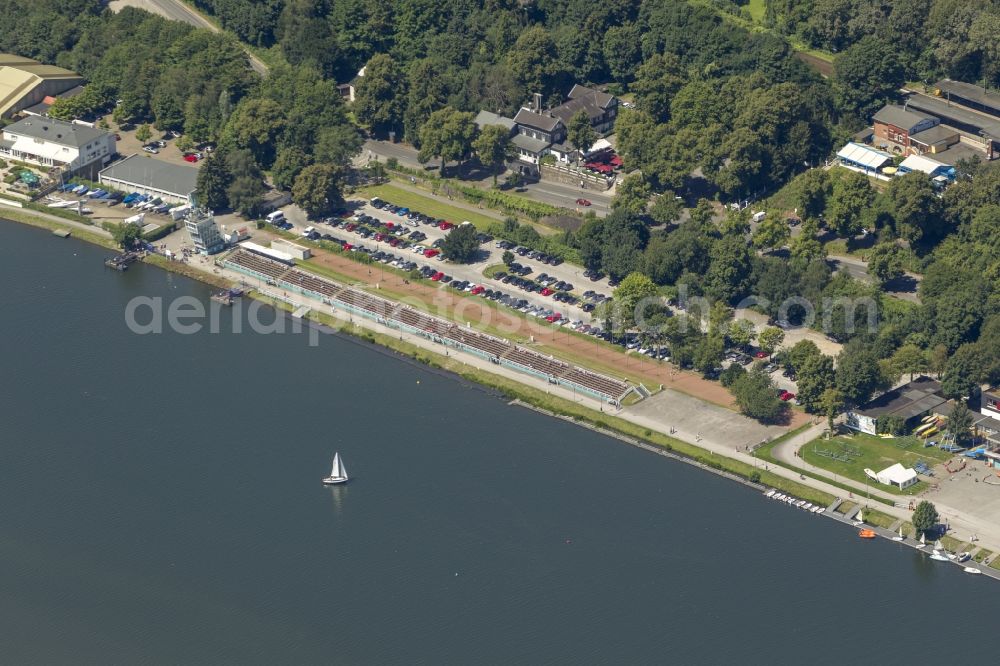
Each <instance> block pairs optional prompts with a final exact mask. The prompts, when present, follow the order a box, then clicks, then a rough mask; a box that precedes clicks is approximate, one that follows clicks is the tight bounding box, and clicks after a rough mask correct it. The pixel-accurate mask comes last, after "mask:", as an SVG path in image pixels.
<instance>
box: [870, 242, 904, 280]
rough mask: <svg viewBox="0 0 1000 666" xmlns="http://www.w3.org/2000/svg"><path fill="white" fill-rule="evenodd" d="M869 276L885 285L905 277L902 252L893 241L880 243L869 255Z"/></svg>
mask: <svg viewBox="0 0 1000 666" xmlns="http://www.w3.org/2000/svg"><path fill="white" fill-rule="evenodd" d="M867 259H868V274H869V275H871V276H872V277H874V278H875V279H876V280H878V282H879V285H880V286H882V285H885V283H886V282H891V281H892V280H895V279H897V278H898V277H900V276H902V275H903V256H902V250H901V249H900V247H899V246H898V245H896V244H895V243H894V242H892V241H887V242H884V243H879V244H878V245H876V246H875V247H873V248H872V249H871V251H870V252H869V253H868V257H867Z"/></svg>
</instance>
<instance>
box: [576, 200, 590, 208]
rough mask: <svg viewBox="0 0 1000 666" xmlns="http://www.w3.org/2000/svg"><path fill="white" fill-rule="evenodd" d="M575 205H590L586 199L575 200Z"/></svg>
mask: <svg viewBox="0 0 1000 666" xmlns="http://www.w3.org/2000/svg"><path fill="white" fill-rule="evenodd" d="M576 205H577V206H589V205H590V201H588V200H587V199H577V200H576Z"/></svg>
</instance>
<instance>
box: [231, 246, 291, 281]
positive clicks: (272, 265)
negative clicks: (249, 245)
mask: <svg viewBox="0 0 1000 666" xmlns="http://www.w3.org/2000/svg"><path fill="white" fill-rule="evenodd" d="M223 263H230V264H233V265H234V268H236V269H237V270H241V269H242V272H246V271H251V272H253V273H258V274H260V275H264V276H267V277H268V278H271V279H276V278H277V277H278V276H279V275H281V274H282V273H284V272H285V271H287V270H288V265H287V264H283V263H281V262H280V261H275V260H274V259H269V258H267V257H264V256H261V255H259V254H255V253H253V252H248V251H247V250H242V249H241V250H236V251H235V252H233V253H232V254H231V255H229V256H228V257H226V259H225V261H224V262H223Z"/></svg>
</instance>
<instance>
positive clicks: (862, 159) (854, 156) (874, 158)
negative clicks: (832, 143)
mask: <svg viewBox="0 0 1000 666" xmlns="http://www.w3.org/2000/svg"><path fill="white" fill-rule="evenodd" d="M837 157H839V158H840V159H842V160H845V161H847V162H852V163H854V164H860V165H862V166H864V167H867V168H869V169H877V168H879V167H880V166H882V165H883V164H885V163H886V162H891V161H892V155H890V154H889V153H886V152H883V151H881V150H875V149H874V148H869V147H868V146H862V145H861V144H860V143H853V142H852V143H848V144H847V145H846V146H844V147H843V148H841V149H840V150H839V151H837Z"/></svg>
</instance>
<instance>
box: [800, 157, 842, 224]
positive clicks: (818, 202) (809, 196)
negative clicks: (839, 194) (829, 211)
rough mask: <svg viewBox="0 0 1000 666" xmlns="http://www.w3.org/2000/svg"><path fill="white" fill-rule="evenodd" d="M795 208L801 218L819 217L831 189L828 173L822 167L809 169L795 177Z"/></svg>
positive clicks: (823, 210)
mask: <svg viewBox="0 0 1000 666" xmlns="http://www.w3.org/2000/svg"><path fill="white" fill-rule="evenodd" d="M793 187H794V193H795V199H794V201H795V210H796V212H797V213H798V215H799V217H801V218H802V219H803V220H808V219H814V220H815V219H819V217H820V216H821V215H823V213H824V212H825V211H826V202H827V199H828V198H829V197H830V193H831V192H832V191H833V185H832V183H831V182H830V174H829V173H828V172H827V171H825V170H823V169H810V170H809V171H806V172H805V173H804V174H802V175H801V176H799V177H798V178H796V179H795V182H794V185H793Z"/></svg>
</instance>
